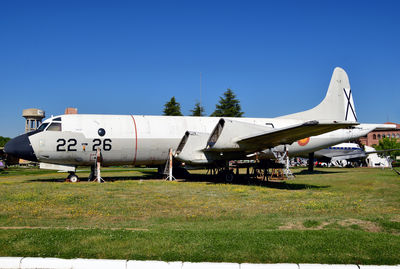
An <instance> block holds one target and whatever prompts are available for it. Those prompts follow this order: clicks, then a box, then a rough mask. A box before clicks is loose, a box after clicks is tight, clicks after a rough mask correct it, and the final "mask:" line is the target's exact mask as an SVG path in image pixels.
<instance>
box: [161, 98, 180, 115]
mask: <svg viewBox="0 0 400 269" xmlns="http://www.w3.org/2000/svg"><path fill="white" fill-rule="evenodd" d="M164 115H165V116H183V115H182V113H181V105H180V104H179V103H178V102H176V100H175V96H172V98H171V100H169V101H168V102H167V103H165V105H164Z"/></svg>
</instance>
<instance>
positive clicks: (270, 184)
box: [182, 174, 330, 190]
mask: <svg viewBox="0 0 400 269" xmlns="http://www.w3.org/2000/svg"><path fill="white" fill-rule="evenodd" d="M182 182H206V183H207V184H232V185H247V186H261V187H266V188H273V189H281V190H305V189H325V188H329V187H330V186H329V185H324V186H317V185H311V184H298V183H291V182H290V181H289V182H288V181H275V180H274V181H263V180H258V179H248V178H246V177H245V176H241V177H240V178H238V179H236V180H234V181H233V182H230V183H227V182H226V181H224V180H221V179H220V178H218V177H216V176H211V175H201V174H192V175H191V176H190V177H189V178H187V179H183V180H182Z"/></svg>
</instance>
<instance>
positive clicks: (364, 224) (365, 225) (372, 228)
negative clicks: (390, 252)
mask: <svg viewBox="0 0 400 269" xmlns="http://www.w3.org/2000/svg"><path fill="white" fill-rule="evenodd" d="M338 224H339V225H340V226H343V227H349V226H351V225H358V226H360V227H361V229H363V230H364V231H368V232H373V233H377V232H380V231H381V227H379V226H378V225H377V224H375V223H373V222H371V221H366V220H359V219H346V220H341V221H338Z"/></svg>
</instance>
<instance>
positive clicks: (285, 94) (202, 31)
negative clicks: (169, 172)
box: [0, 0, 400, 137]
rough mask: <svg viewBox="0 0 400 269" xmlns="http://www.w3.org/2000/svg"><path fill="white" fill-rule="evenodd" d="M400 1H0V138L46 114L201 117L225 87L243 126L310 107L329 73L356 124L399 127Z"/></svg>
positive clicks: (320, 95) (323, 90)
mask: <svg viewBox="0 0 400 269" xmlns="http://www.w3.org/2000/svg"><path fill="white" fill-rule="evenodd" d="M399 14H400V1H348V0H347V1H320V0H319V1H232V0H230V1H141V2H134V1H70V0H68V1H61V0H57V1H40V0H37V1H18V0H17V1H11V0H10V1H5V0H3V1H0V92H1V104H0V119H1V125H0V135H2V136H10V137H13V136H16V135H17V134H19V133H22V132H23V130H24V119H23V118H22V117H21V114H22V110H23V109H25V108H31V107H35V108H41V109H44V110H45V111H46V114H47V116H50V115H57V114H63V112H64V109H65V108H66V107H77V108H78V110H79V113H106V114H151V115H159V114H162V109H163V105H164V104H165V102H167V101H168V100H169V99H170V98H171V97H172V96H175V97H176V99H177V101H178V102H180V104H181V108H182V112H183V113H184V114H185V115H188V114H189V113H190V112H189V111H190V110H191V109H192V108H193V106H194V104H195V102H196V100H199V99H200V91H199V87H200V86H199V80H200V79H199V76H200V72H201V73H202V78H203V79H202V99H201V101H202V104H203V105H204V107H205V110H206V113H207V114H210V113H212V112H213V111H214V109H215V104H216V103H217V102H218V100H219V96H221V95H222V94H223V92H224V91H225V90H226V89H227V88H231V89H233V91H234V92H235V93H236V95H237V97H238V98H239V100H240V102H241V105H242V109H243V111H244V112H245V116H247V117H275V116H280V115H284V114H289V113H293V112H298V111H301V110H304V109H308V108H311V107H313V106H314V105H316V104H318V103H319V102H320V101H321V100H322V99H323V97H324V96H325V93H326V90H327V87H328V84H329V81H330V77H331V74H332V71H333V69H334V67H336V66H340V67H342V68H344V69H345V70H346V71H347V73H348V75H349V78H350V83H351V87H352V90H353V94H354V100H355V106H356V110H357V114H358V118H359V121H360V122H376V123H381V122H385V121H387V120H389V121H394V122H398V123H400V107H399V101H400V15H399Z"/></svg>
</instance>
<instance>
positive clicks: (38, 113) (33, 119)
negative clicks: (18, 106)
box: [22, 108, 45, 133]
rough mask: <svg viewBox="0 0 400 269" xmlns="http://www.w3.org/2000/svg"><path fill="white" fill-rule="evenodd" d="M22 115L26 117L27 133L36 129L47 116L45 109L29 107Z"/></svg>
mask: <svg viewBox="0 0 400 269" xmlns="http://www.w3.org/2000/svg"><path fill="white" fill-rule="evenodd" d="M22 117H24V118H25V119H26V122H25V133H27V132H31V131H34V130H36V129H37V128H38V127H39V125H40V124H41V123H42V120H43V118H44V117H45V114H44V110H41V109H37V108H28V109H24V110H23V111H22Z"/></svg>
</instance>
